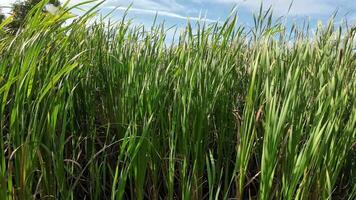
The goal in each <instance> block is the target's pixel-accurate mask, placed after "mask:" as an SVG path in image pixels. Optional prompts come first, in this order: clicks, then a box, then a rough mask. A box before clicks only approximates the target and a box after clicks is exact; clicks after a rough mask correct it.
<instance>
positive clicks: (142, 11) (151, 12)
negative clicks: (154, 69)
mask: <svg viewBox="0 0 356 200" xmlns="http://www.w3.org/2000/svg"><path fill="white" fill-rule="evenodd" d="M106 8H109V9H110V8H112V9H114V8H116V9H117V10H127V9H128V7H111V6H110V7H106ZM129 12H135V13H140V14H149V15H156V14H157V15H159V16H166V17H172V18H176V19H184V20H187V19H189V20H191V21H205V22H219V20H213V19H208V18H205V17H188V16H184V15H181V14H178V13H174V12H169V11H164V10H152V9H142V8H130V9H129Z"/></svg>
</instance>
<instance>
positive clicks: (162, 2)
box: [103, 0, 184, 11]
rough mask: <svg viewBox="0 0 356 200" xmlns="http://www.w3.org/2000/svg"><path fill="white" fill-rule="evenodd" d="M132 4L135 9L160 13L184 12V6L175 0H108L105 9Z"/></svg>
mask: <svg viewBox="0 0 356 200" xmlns="http://www.w3.org/2000/svg"><path fill="white" fill-rule="evenodd" d="M131 3H132V5H133V7H135V8H141V9H148V10H159V11H182V10H184V6H183V5H181V4H179V3H177V2H176V1H175V0H155V1H154V0H124V1H122V0H107V1H106V2H105V3H104V5H103V6H104V7H107V6H124V7H127V6H129V5H130V4H131Z"/></svg>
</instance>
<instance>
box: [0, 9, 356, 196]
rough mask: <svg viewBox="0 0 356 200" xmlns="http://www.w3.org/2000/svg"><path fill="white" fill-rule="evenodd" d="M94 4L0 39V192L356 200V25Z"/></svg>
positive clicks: (38, 13)
mask: <svg viewBox="0 0 356 200" xmlns="http://www.w3.org/2000/svg"><path fill="white" fill-rule="evenodd" d="M43 5H44V4H43ZM43 5H42V6H43ZM96 8H97V7H94V8H93V9H91V10H90V11H88V12H87V13H86V14H84V15H82V16H81V17H79V18H76V20H75V21H74V22H73V23H71V24H68V23H64V22H65V21H66V20H67V19H68V18H70V17H71V15H70V10H66V11H64V10H60V12H62V13H60V15H43V13H42V7H40V6H39V7H38V8H37V9H32V10H31V11H30V13H29V14H28V16H30V17H29V19H28V20H27V23H26V24H24V25H23V26H22V27H21V30H20V31H19V32H18V34H17V35H9V34H7V35H3V36H2V37H1V39H0V101H1V104H0V105H1V106H0V127H1V128H0V136H1V137H0V196H1V198H2V199H33V198H35V199H46V198H55V199H229V198H237V199H262V200H265V199H286V200H292V199H350V200H351V199H355V197H356V196H355V195H356V184H355V177H356V176H355V175H356V164H355V161H356V159H355V144H356V131H355V130H356V127H355V126H356V106H355V99H356V79H355V77H356V70H355V69H356V60H355V51H354V50H353V48H354V46H353V44H354V39H355V36H356V35H355V32H354V31H352V30H350V29H343V28H342V27H335V26H334V23H333V21H332V20H330V22H329V23H328V24H327V25H326V26H320V27H318V29H317V31H316V33H313V35H312V34H310V33H309V30H308V29H300V28H298V27H297V26H293V27H292V28H291V29H290V30H288V31H287V29H286V28H285V26H284V25H283V24H281V23H279V22H278V21H277V22H274V21H273V20H272V19H273V18H272V15H271V14H270V11H267V12H263V11H262V9H261V12H260V13H259V15H257V16H256V17H255V18H254V19H255V26H254V28H252V29H251V30H249V29H247V28H246V27H243V26H237V25H236V21H237V17H236V15H232V17H230V18H228V19H227V20H226V22H225V23H222V24H218V23H213V24H205V23H202V22H200V23H197V24H194V25H192V24H190V23H188V24H187V26H186V29H185V30H184V31H182V32H181V33H180V34H179V35H178V36H176V38H175V40H176V41H175V42H172V44H167V42H166V41H165V39H166V36H167V34H166V31H167V29H165V27H164V25H153V26H152V27H151V28H150V29H147V27H142V26H133V25H132V24H131V21H130V20H127V19H126V18H125V17H124V18H123V19H122V21H119V22H116V23H112V22H108V21H106V22H104V21H101V20H98V21H96V22H93V21H92V17H94V16H96V15H95V9H96ZM58 24H60V25H61V26H59V25H58ZM290 38H293V39H290Z"/></svg>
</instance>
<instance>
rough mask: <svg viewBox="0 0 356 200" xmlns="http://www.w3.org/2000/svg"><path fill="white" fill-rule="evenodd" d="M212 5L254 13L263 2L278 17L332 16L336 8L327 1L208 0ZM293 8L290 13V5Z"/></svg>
mask: <svg viewBox="0 0 356 200" xmlns="http://www.w3.org/2000/svg"><path fill="white" fill-rule="evenodd" d="M208 1H210V2H211V3H213V2H214V3H224V4H231V5H237V6H241V7H246V8H248V9H250V10H252V11H253V12H256V11H258V9H259V8H260V5H261V2H263V5H264V7H265V8H268V7H269V6H272V9H273V12H274V13H276V14H277V15H304V16H306V15H322V14H331V13H332V12H333V11H334V10H335V9H336V7H335V6H334V5H332V3H330V2H329V1H326V0H294V1H293V0H208ZM291 3H293V4H292V7H291V9H290V11H289V12H288V9H289V7H290V5H291Z"/></svg>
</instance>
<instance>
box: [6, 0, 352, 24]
mask: <svg viewBox="0 0 356 200" xmlns="http://www.w3.org/2000/svg"><path fill="white" fill-rule="evenodd" d="M14 1H15V0H0V5H1V6H8V5H10V4H11V3H13V2H14ZM62 1H64V0H62ZM82 1H83V0H72V1H71V2H72V3H78V2H82ZM291 1H293V0H263V3H264V5H265V7H266V8H267V7H268V6H270V5H271V6H272V7H273V10H274V13H275V16H276V17H279V16H284V17H285V19H287V21H288V22H297V23H298V22H301V21H303V20H307V21H309V22H310V23H311V25H312V26H313V24H316V22H317V21H318V20H321V21H323V22H326V21H327V19H328V18H329V17H330V16H331V15H332V14H333V12H334V11H336V10H338V16H337V20H338V21H339V22H341V21H342V20H343V19H347V20H348V21H349V22H351V23H352V22H355V21H356V0H294V1H293V5H292V7H291V9H290V10H289V12H288V8H289V6H290V4H291ZM131 3H132V8H131V10H130V15H129V17H130V18H133V19H134V22H135V23H139V24H140V23H141V24H144V25H147V26H149V25H151V24H152V21H153V19H154V17H155V15H156V14H158V20H159V21H163V20H164V21H165V23H166V24H167V25H168V26H173V25H177V27H182V26H184V24H185V23H186V21H187V19H188V18H189V19H190V20H191V21H195V20H198V19H199V18H203V19H205V20H206V21H208V22H214V21H223V20H224V19H225V18H226V17H227V16H228V14H229V13H230V10H231V9H232V8H233V7H234V6H236V8H237V11H238V16H239V22H240V23H242V24H246V25H248V26H252V25H253V24H252V22H253V21H252V14H253V13H255V12H257V11H258V9H259V6H260V3H261V0H106V2H105V3H104V4H103V5H102V6H101V12H102V13H103V14H105V13H108V12H109V11H111V10H112V9H115V8H116V11H115V12H114V13H113V15H112V17H113V18H114V19H120V18H121V16H122V14H123V12H124V10H126V8H127V7H128V6H129V5H130V4H131ZM3 10H4V9H3ZM5 11H6V9H5Z"/></svg>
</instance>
